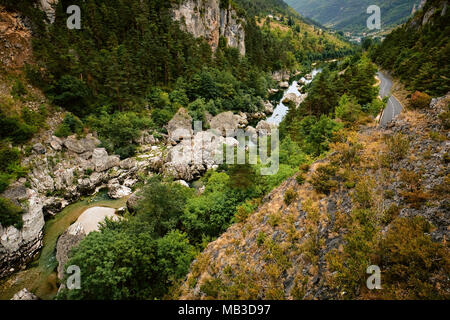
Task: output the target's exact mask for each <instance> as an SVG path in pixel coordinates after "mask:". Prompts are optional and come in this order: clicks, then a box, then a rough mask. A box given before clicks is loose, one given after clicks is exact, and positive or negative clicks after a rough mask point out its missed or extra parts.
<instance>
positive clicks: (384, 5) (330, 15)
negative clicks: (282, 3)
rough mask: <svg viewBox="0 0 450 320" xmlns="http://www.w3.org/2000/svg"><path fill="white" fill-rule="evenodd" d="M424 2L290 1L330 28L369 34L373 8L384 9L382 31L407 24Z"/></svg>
mask: <svg viewBox="0 0 450 320" xmlns="http://www.w3.org/2000/svg"><path fill="white" fill-rule="evenodd" d="M420 2H421V1H420V0H394V1H380V0H375V1H372V0H364V1H361V0H352V1H339V0H332V1H329V0H286V3H288V4H289V5H290V6H292V7H293V8H294V9H295V10H297V12H299V13H300V14H302V15H304V16H306V17H309V18H311V19H314V20H317V21H318V22H320V23H322V24H323V25H325V26H326V27H330V28H333V29H338V30H342V31H349V32H364V31H365V32H367V31H368V30H367V27H366V21H367V18H368V17H369V15H368V14H367V13H366V10H367V8H368V7H369V6H370V5H378V6H380V8H381V21H382V28H388V27H391V26H395V25H398V24H401V23H403V22H405V21H406V20H407V19H408V17H409V16H410V15H411V13H412V12H413V8H416V9H418V8H419V4H420Z"/></svg>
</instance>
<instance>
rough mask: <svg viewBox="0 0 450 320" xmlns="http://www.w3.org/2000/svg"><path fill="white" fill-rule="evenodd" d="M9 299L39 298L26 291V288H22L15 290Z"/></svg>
mask: <svg viewBox="0 0 450 320" xmlns="http://www.w3.org/2000/svg"><path fill="white" fill-rule="evenodd" d="M11 300H39V298H38V297H36V296H35V295H34V294H32V293H31V292H30V291H28V290H27V289H26V288H23V289H22V290H20V291H19V292H17V293H16V294H15V295H14V296H13V297H12V298H11Z"/></svg>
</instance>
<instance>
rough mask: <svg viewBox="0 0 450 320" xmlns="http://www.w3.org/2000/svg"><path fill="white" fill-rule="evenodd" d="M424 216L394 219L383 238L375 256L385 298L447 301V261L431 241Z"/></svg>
mask: <svg viewBox="0 0 450 320" xmlns="http://www.w3.org/2000/svg"><path fill="white" fill-rule="evenodd" d="M431 229H432V226H431V225H430V224H429V223H428V222H427V221H426V220H425V219H424V218H423V217H414V218H397V219H395V220H394V222H393V223H392V224H391V226H390V228H389V229H388V231H387V234H386V236H385V237H384V239H382V241H381V243H380V245H379V249H378V255H379V257H380V260H381V265H380V268H381V270H383V279H384V280H383V283H384V284H383V291H382V292H383V293H384V298H386V299H445V298H447V299H448V291H447V289H448V277H447V275H448V273H449V272H450V258H449V255H448V251H447V249H446V248H445V246H444V245H443V244H442V243H436V242H433V241H432V239H431V237H430V235H429V233H430V231H431Z"/></svg>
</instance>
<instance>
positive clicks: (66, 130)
mask: <svg viewBox="0 0 450 320" xmlns="http://www.w3.org/2000/svg"><path fill="white" fill-rule="evenodd" d="M82 132H83V122H81V120H80V119H79V118H78V117H77V116H74V115H73V114H71V113H67V114H66V116H65V117H64V120H63V122H62V123H61V124H60V125H59V126H58V128H57V129H56V131H55V136H57V137H67V136H70V135H71V134H74V133H76V134H78V135H80V134H81V133H82Z"/></svg>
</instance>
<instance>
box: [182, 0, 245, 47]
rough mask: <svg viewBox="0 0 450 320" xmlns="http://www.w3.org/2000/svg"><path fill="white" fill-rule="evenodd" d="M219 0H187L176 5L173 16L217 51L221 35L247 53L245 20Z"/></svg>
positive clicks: (184, 27) (231, 44)
mask: <svg viewBox="0 0 450 320" xmlns="http://www.w3.org/2000/svg"><path fill="white" fill-rule="evenodd" d="M220 2H221V1H219V0H186V1H182V3H181V4H180V5H175V6H174V9H173V18H174V19H175V20H177V21H180V23H181V26H182V28H183V29H184V30H185V31H187V32H189V33H191V34H193V35H194V36H195V37H203V38H205V39H206V40H207V41H208V43H209V44H210V45H211V48H212V49H213V51H215V50H216V49H217V47H218V45H219V39H220V37H224V38H225V39H227V44H228V45H229V46H230V47H232V48H237V49H238V50H239V52H240V54H241V55H245V30H244V26H243V21H242V20H241V19H240V18H239V17H238V16H237V13H236V11H235V10H233V9H232V8H231V5H229V6H228V7H222V6H221V4H220Z"/></svg>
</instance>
